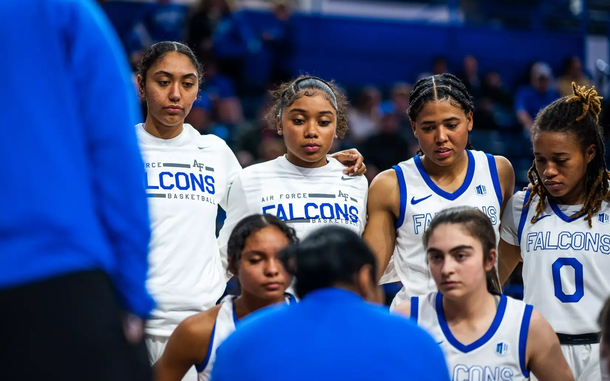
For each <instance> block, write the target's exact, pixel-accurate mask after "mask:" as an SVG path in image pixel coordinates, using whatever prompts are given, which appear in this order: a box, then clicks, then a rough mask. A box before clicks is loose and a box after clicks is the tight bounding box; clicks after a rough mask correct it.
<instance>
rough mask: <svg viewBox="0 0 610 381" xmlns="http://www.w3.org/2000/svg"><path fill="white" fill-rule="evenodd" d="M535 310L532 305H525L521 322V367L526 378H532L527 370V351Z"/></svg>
mask: <svg viewBox="0 0 610 381" xmlns="http://www.w3.org/2000/svg"><path fill="white" fill-rule="evenodd" d="M533 309H534V307H532V306H531V305H529V304H526V305H525V311H524V312H523V321H522V322H521V331H519V365H520V366H521V373H523V376H524V377H525V378H528V377H529V376H530V371H529V370H528V369H527V364H526V363H525V351H526V349H527V336H528V333H529V329H530V320H531V318H532V311H533Z"/></svg>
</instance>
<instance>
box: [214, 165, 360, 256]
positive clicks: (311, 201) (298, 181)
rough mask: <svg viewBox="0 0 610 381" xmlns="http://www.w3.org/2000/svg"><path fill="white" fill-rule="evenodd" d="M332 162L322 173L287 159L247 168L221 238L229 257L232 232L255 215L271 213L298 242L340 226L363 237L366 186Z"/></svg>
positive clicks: (235, 191)
mask: <svg viewBox="0 0 610 381" xmlns="http://www.w3.org/2000/svg"><path fill="white" fill-rule="evenodd" d="M344 169H345V167H344V166H343V164H341V163H339V162H338V161H337V160H335V159H332V158H329V159H328V163H327V164H326V165H325V166H323V167H319V168H302V167H298V166H296V165H294V164H292V163H290V162H289V161H288V160H287V159H286V157H285V156H280V157H278V158H277V159H275V160H270V161H267V162H264V163H261V164H255V165H251V166H249V167H247V168H245V169H244V170H243V171H242V172H241V173H240V174H239V176H238V177H237V178H236V179H235V182H234V183H233V184H232V185H231V189H230V191H229V203H228V204H229V209H228V210H227V219H226V220H225V223H224V225H223V227H222V230H221V231H220V236H219V238H218V241H219V247H220V252H221V253H222V254H223V255H226V250H227V242H228V241H229V236H230V235H231V232H232V231H233V228H234V227H235V225H237V223H238V222H239V221H240V220H241V219H242V218H244V217H246V216H249V215H252V214H257V213H260V214H272V215H274V216H277V217H278V218H279V219H280V220H283V221H285V222H286V223H287V224H288V225H289V226H291V227H292V228H294V230H295V231H296V233H297V237H299V239H304V238H305V237H306V236H307V235H308V234H309V233H311V232H312V231H314V230H315V229H318V228H321V227H324V226H329V225H338V226H343V227H345V228H348V229H350V230H352V231H354V232H355V233H357V234H359V235H362V232H363V231H364V226H365V225H366V202H367V196H368V181H367V179H366V177H364V176H354V177H350V176H347V175H345V174H344V173H343V170H344Z"/></svg>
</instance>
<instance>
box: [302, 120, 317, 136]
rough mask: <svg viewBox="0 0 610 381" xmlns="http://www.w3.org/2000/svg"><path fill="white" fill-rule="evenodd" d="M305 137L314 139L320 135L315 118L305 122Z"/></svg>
mask: <svg viewBox="0 0 610 381" xmlns="http://www.w3.org/2000/svg"><path fill="white" fill-rule="evenodd" d="M303 133H304V134H305V138H307V139H313V138H317V137H318V122H317V121H316V120H315V119H310V120H308V121H307V123H306V124H305V130H304V131H303Z"/></svg>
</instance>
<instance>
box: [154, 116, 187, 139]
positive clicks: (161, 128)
mask: <svg viewBox="0 0 610 381" xmlns="http://www.w3.org/2000/svg"><path fill="white" fill-rule="evenodd" d="M183 125H184V122H181V123H180V124H177V125H175V126H165V125H163V124H161V123H159V121H157V120H154V119H153V118H152V117H151V116H149V117H147V118H146V122H144V130H145V131H146V132H148V133H149V134H151V135H152V136H155V137H157V138H160V139H172V138H175V137H176V136H178V135H180V133H181V132H182V129H183Z"/></svg>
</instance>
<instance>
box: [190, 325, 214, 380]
mask: <svg viewBox="0 0 610 381" xmlns="http://www.w3.org/2000/svg"><path fill="white" fill-rule="evenodd" d="M215 333H216V322H214V328H212V336H210V344H209V345H208V352H207V353H206V355H205V358H204V359H203V361H202V362H201V364H199V365H197V366H195V369H197V373H201V372H203V371H204V370H205V368H206V367H207V366H208V363H209V362H210V357H211V356H212V348H213V347H214V334H215Z"/></svg>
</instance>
